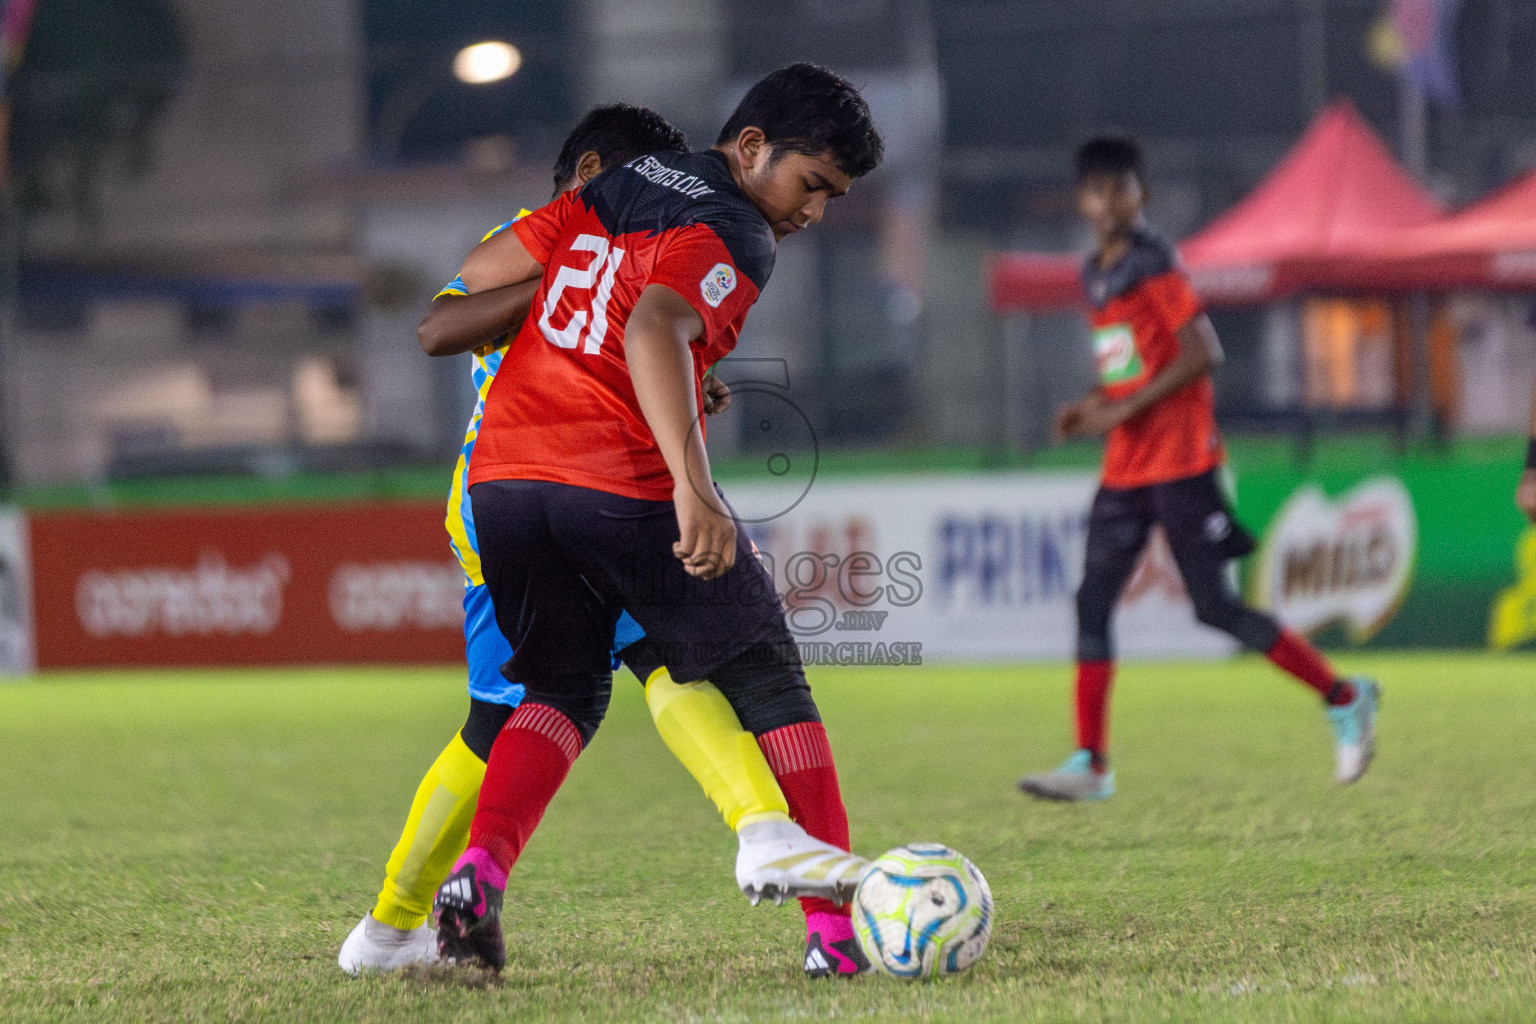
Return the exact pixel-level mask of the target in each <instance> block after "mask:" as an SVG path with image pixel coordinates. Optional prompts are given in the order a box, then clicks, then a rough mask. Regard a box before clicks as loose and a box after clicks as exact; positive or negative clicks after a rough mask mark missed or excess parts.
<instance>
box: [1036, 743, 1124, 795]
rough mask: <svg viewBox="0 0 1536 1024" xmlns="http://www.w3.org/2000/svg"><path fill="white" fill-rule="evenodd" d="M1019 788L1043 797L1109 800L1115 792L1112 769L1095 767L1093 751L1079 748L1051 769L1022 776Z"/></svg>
mask: <svg viewBox="0 0 1536 1024" xmlns="http://www.w3.org/2000/svg"><path fill="white" fill-rule="evenodd" d="M1019 788H1020V789H1022V790H1023V791H1024V792H1026V793H1029V794H1032V795H1033V796H1038V797H1040V798H1041V799H1042V800H1073V801H1076V800H1108V799H1109V798H1110V797H1112V796H1114V795H1115V773H1114V772H1096V771H1094V770H1093V755H1092V754H1090V753H1089V752H1088V751H1086V750H1078V751H1075V752H1074V753H1073V754H1072V756H1071V757H1069V758H1067V759H1066V760H1065V761H1063V762H1062V763H1061V767H1060V768H1057V769H1056V770H1055V771H1053V772H1046V773H1045V774H1044V775H1026V776H1024V777H1023V778H1022V779H1020V780H1019Z"/></svg>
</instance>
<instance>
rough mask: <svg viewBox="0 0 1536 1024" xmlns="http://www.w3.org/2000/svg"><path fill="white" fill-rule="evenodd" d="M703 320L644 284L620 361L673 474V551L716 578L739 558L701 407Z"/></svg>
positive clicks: (695, 571)
mask: <svg viewBox="0 0 1536 1024" xmlns="http://www.w3.org/2000/svg"><path fill="white" fill-rule="evenodd" d="M703 333H704V320H703V318H702V317H701V316H700V315H699V313H698V311H697V310H695V309H694V308H693V306H691V305H689V303H688V301H687V300H686V299H684V298H683V297H682V296H681V295H679V294H678V293H677V292H675V291H673V290H672V289H671V288H668V287H667V286H666V285H661V284H652V285H648V286H647V287H646V289H645V291H643V292H641V293H640V298H638V299H637V300H635V308H634V310H633V311H632V312H631V313H630V314H629V319H628V321H627V322H626V323H625V325H624V360H625V362H627V363H628V364H629V375H630V379H631V380H632V381H633V383H634V387H635V397H636V399H638V400H639V403H640V412H641V413H642V414H643V415H644V416H645V422H646V424H647V425H648V426H649V427H650V428H651V433H652V434H654V435H655V437H656V444H657V446H658V447H659V448H660V449H661V457H662V458H663V459H665V460H666V463H667V469H668V470H670V471H671V473H672V480H673V486H672V502H673V505H674V506H675V509H676V512H677V529H678V534H679V537H678V541H677V543H676V544H674V545H673V546H672V553H673V554H674V555H676V556H677V557H678V558H679V559H681V560H682V563H683V568H684V569H685V570H686V571H687V572H688V574H689V575H691V576H698V577H700V578H701V579H714V578H715V577H716V576H719V575H721V574H722V573H724V572H725V571H726V570H727V569H729V568H730V567H731V566H732V565H733V564H735V561H736V523H735V521H734V520H733V519H732V518H731V514H730V511H729V510H728V509H727V508H726V507H725V503H724V502H723V501H721V500H720V496H719V495H718V494H716V493H715V484H714V477H713V475H712V474H711V473H710V468H709V454H708V453H707V452H706V451H705V450H704V436H703V433H702V432H701V431H699V430H698V429H696V427H695V422H696V420H697V417H698V407H697V405H696V404H695V402H696V397H695V395H694V390H693V388H694V383H693V351H692V349H690V348H689V344H690V342H692V341H693V340H694V339H695V338H698V337H699V336H700V335H702V334H703Z"/></svg>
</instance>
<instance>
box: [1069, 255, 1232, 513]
mask: <svg viewBox="0 0 1536 1024" xmlns="http://www.w3.org/2000/svg"><path fill="white" fill-rule="evenodd" d="M1083 290H1084V291H1085V292H1086V293H1087V295H1088V298H1089V300H1090V301H1091V302H1092V307H1093V308H1092V309H1091V311H1090V312H1089V314H1088V319H1089V322H1090V324H1091V325H1092V327H1093V352H1094V361H1095V363H1096V365H1097V367H1098V371H1099V381H1100V384H1101V385H1102V386H1103V388H1104V392H1105V394H1107V395H1108V396H1109V397H1110V398H1111V399H1115V400H1119V399H1121V398H1125V397H1126V396H1128V395H1132V394H1135V393H1136V392H1137V391H1139V390H1141V389H1142V388H1143V387H1145V386H1146V384H1147V382H1148V381H1149V380H1151V379H1152V378H1153V377H1154V376H1155V375H1156V374H1157V373H1158V371H1160V370H1162V369H1163V368H1164V367H1166V366H1167V365H1168V364H1169V363H1171V362H1173V361H1174V359H1176V358H1177V357H1178V354H1179V339H1178V331H1179V329H1180V328H1182V327H1184V326H1185V325H1186V324H1188V323H1189V322H1190V321H1191V320H1193V319H1194V318H1195V317H1196V316H1198V315H1199V314H1200V312H1201V309H1202V307H1201V304H1200V299H1199V297H1198V296H1197V295H1195V290H1194V288H1192V287H1191V286H1190V283H1189V278H1188V277H1187V276H1186V275H1185V273H1184V271H1183V269H1182V268H1180V267H1179V265H1178V260H1177V257H1176V256H1175V254H1174V252H1173V249H1172V248H1171V247H1170V246H1169V245H1168V244H1167V243H1166V242H1164V241H1163V240H1162V239H1161V238H1159V237H1158V236H1156V235H1155V234H1153V233H1151V232H1150V231H1145V230H1143V231H1138V232H1137V234H1136V237H1135V239H1134V241H1133V242H1132V245H1131V248H1130V250H1129V251H1128V252H1127V253H1126V254H1125V256H1123V257H1122V258H1121V259H1120V260H1119V261H1118V262H1117V263H1116V264H1115V265H1114V266H1113V267H1110V268H1109V269H1108V270H1103V271H1101V270H1100V269H1099V268H1098V261H1097V258H1093V259H1090V260H1089V262H1088V265H1087V267H1086V268H1085V269H1084V272H1083ZM1224 457H1225V456H1224V453H1223V451H1222V447H1221V434H1220V432H1218V431H1217V429H1216V391H1215V388H1214V387H1213V386H1212V384H1211V378H1210V376H1209V375H1207V376H1203V377H1201V378H1200V379H1199V380H1195V381H1191V382H1190V383H1189V384H1188V385H1186V386H1184V387H1182V388H1180V389H1179V390H1178V391H1175V392H1174V393H1173V394H1171V395H1169V396H1167V397H1166V398H1164V399H1163V400H1162V401H1160V402H1158V403H1156V404H1155V405H1153V406H1152V407H1151V408H1149V409H1147V410H1146V411H1145V412H1143V413H1142V414H1141V415H1139V416H1134V417H1132V418H1131V419H1129V420H1127V421H1125V422H1124V423H1122V424H1121V425H1120V426H1118V427H1115V428H1114V429H1113V430H1111V431H1110V432H1109V438H1108V440H1107V442H1106V444H1105V447H1104V476H1103V481H1104V485H1105V486H1106V487H1127V488H1128V487H1145V486H1147V485H1149V484H1157V483H1163V482H1165V481H1168V480H1178V479H1180V478H1182V477H1187V476H1195V475H1196V474H1199V473H1204V472H1205V471H1206V470H1208V469H1212V468H1214V467H1216V466H1219V465H1221V463H1222V461H1223V459H1224Z"/></svg>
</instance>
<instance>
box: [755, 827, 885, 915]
mask: <svg viewBox="0 0 1536 1024" xmlns="http://www.w3.org/2000/svg"><path fill="white" fill-rule="evenodd" d="M737 838H738V839H739V840H740V842H741V848H740V849H739V850H738V851H737V853H736V884H737V885H738V886H740V887H741V891H742V892H744V893H746V894H747V899H749V900H751V901H752V904H753V906H756V905H757V902H758V901H759V900H762V899H770V900H773V901H774V902H775V903H783V902H784V901H785V900H787V899H793V898H798V897H800V896H818V897H820V898H822V899H826V900H831V901H832V902H833V903H847V902H848V901H849V900H851V899H853V890H854V889H855V888H856V887H857V886H858V884H859V875H860V874H861V873H862V872H863V871H864V867H865V865H867V864H868V863H869V861H867V860H865V859H864V858H863V857H858V856H855V855H854V854H851V853H849V852H847V851H846V850H839V849H838V848H837V847H835V846H833V845H832V844H830V843H824V842H822V841H821V840H820V839H815V838H812V837H811V836H810V835H809V834H807V833H806V831H805V829H803V828H801V827H800V826H799V825H796V824H795V823H794V822H792V821H762V822H757V823H756V824H752V825H745V826H743V827H742V829H741V831H740V832H738V833H737Z"/></svg>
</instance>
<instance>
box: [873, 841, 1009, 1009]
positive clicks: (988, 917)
mask: <svg viewBox="0 0 1536 1024" xmlns="http://www.w3.org/2000/svg"><path fill="white" fill-rule="evenodd" d="M853 930H854V934H856V935H857V936H858V937H859V946H860V947H861V948H862V949H863V950H864V955H865V956H867V957H869V961H870V963H872V964H874V965H875V967H876V969H877V970H879V971H880V973H882V974H889V975H891V976H892V977H894V978H907V979H916V978H934V977H941V976H943V975H947V974H959V973H960V972H961V971H963V970H965V969H966V968H968V967H970V966H971V965H972V964H974V963H975V962H976V961H977V960H978V959H980V958H981V954H982V952H983V951H984V950H985V949H986V948H987V939H988V938H990V937H991V935H992V890H991V889H989V888H988V887H987V880H986V879H985V878H983V877H982V876H981V872H980V871H978V870H976V865H974V864H972V863H971V862H970V861H969V860H967V859H966V858H965V857H964V856H962V855H961V854H959V853H957V852H955V851H954V850H951V849H950V848H949V847H947V846H940V845H939V844H937V843H909V844H908V845H906V846H898V847H897V848H896V849H894V850H892V851H890V852H889V853H887V854H885V855H884V856H882V857H880V858H879V859H877V860H875V861H873V862H871V863H870V865H869V867H867V868H865V869H864V874H863V876H862V877H861V878H860V879H859V887H858V888H857V889H856V890H855V891H854V894H853Z"/></svg>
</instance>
